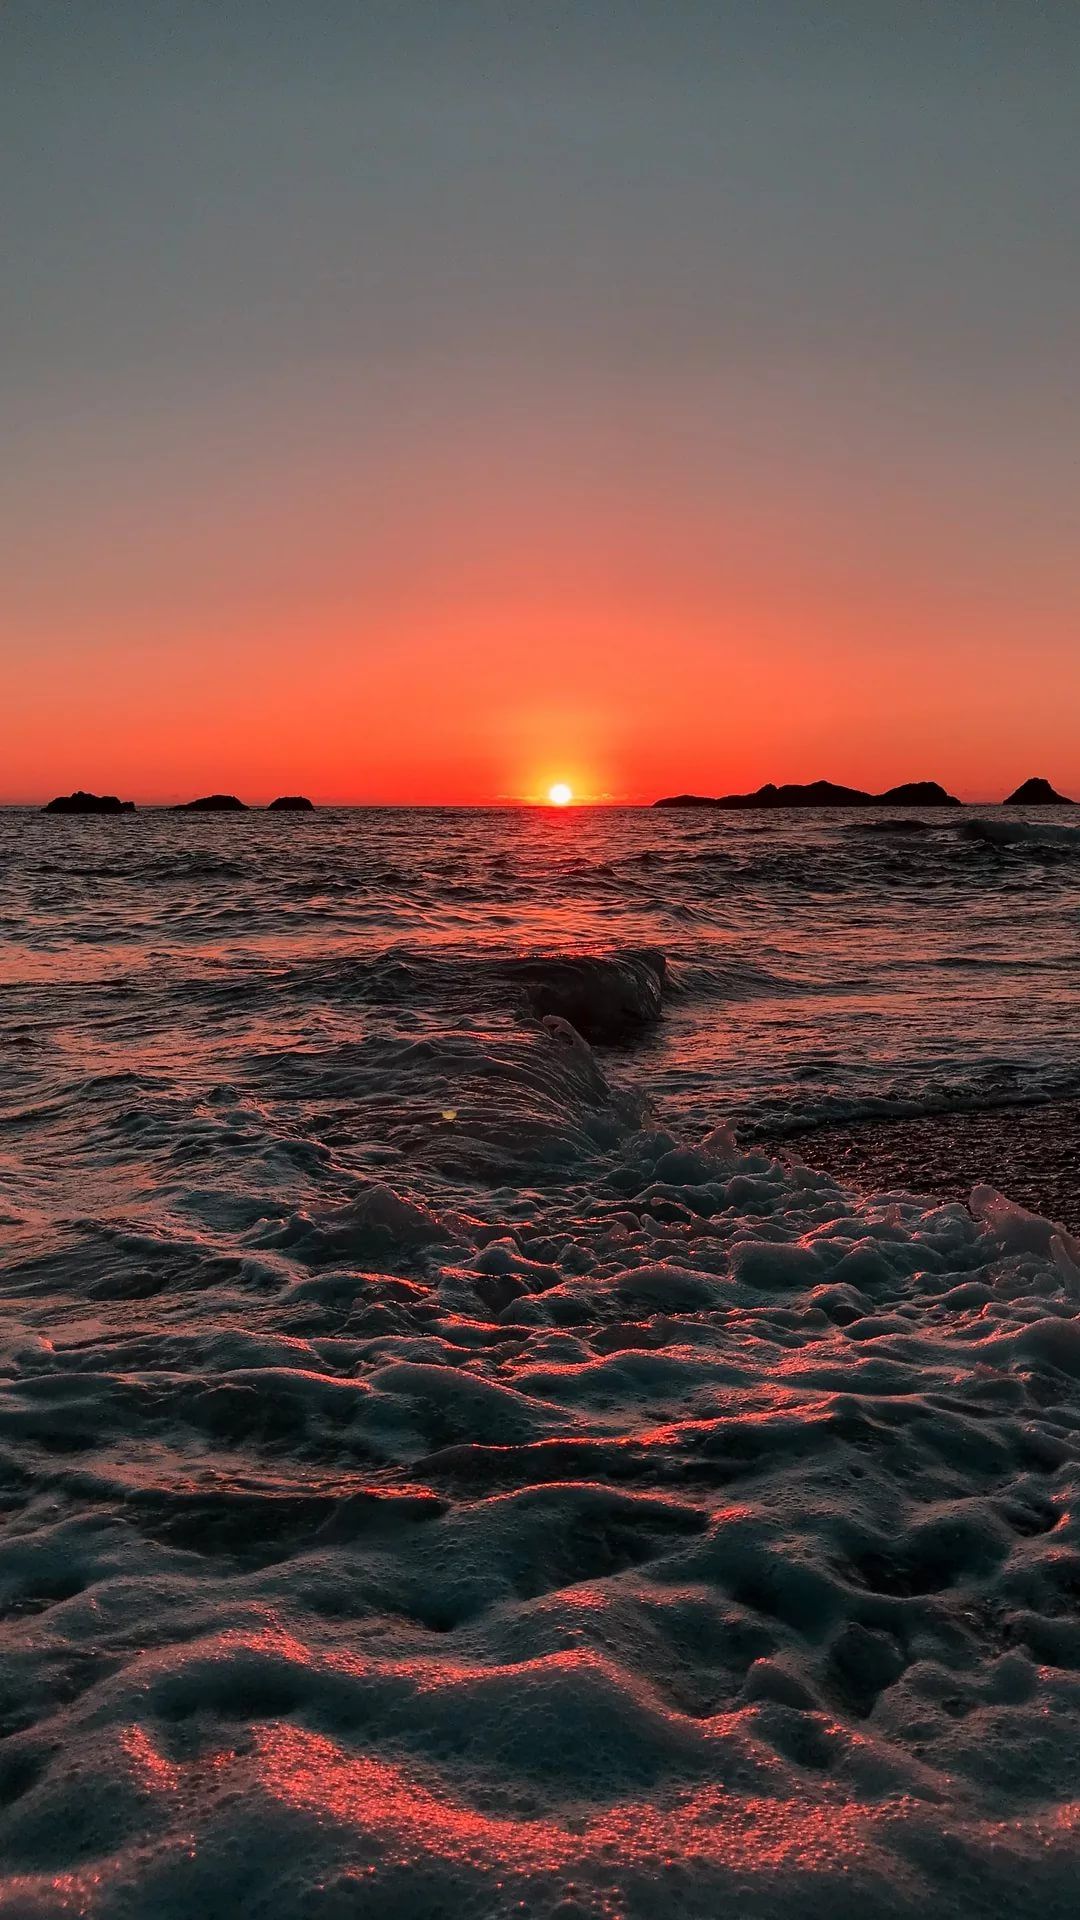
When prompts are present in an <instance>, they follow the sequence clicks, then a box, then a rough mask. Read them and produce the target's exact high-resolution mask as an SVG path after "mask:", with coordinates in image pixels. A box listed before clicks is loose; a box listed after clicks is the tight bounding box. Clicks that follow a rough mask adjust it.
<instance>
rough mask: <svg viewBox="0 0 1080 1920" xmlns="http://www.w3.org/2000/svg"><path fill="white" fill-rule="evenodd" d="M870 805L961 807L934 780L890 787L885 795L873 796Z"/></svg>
mask: <svg viewBox="0 0 1080 1920" xmlns="http://www.w3.org/2000/svg"><path fill="white" fill-rule="evenodd" d="M871 804H872V805H873V806H875V807H962V806H963V804H964V803H963V801H962V800H958V799H957V798H956V795H955V794H954V793H946V791H945V789H944V787H939V786H938V783H937V781H936V780H907V781H905V783H904V785H903V786H901V787H890V788H889V790H888V792H887V793H878V794H875V795H874V796H873V798H872V801H871Z"/></svg>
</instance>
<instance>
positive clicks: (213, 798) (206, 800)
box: [174, 793, 247, 813]
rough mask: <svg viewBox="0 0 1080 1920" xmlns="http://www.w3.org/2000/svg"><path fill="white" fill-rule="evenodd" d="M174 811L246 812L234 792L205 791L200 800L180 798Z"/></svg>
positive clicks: (242, 803)
mask: <svg viewBox="0 0 1080 1920" xmlns="http://www.w3.org/2000/svg"><path fill="white" fill-rule="evenodd" d="M174 812H176V813H246V812H247V807H246V806H245V804H244V802H243V800H238V799H237V797H236V795H235V793H207V794H204V795H203V797H202V799H201V800H181V802H180V805H179V806H178V807H176V808H174Z"/></svg>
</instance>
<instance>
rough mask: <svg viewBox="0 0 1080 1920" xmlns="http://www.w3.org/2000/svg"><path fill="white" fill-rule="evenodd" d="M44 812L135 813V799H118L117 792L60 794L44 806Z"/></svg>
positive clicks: (80, 790) (80, 789) (79, 791)
mask: <svg viewBox="0 0 1080 1920" xmlns="http://www.w3.org/2000/svg"><path fill="white" fill-rule="evenodd" d="M41 811H42V813H134V811H135V802H134V800H118V799H117V797H116V795H115V793H84V792H83V791H82V788H81V787H80V788H79V790H78V792H77V793H68V794H58V795H57V797H56V799H55V800H50V801H49V804H48V806H46V807H42V809H41Z"/></svg>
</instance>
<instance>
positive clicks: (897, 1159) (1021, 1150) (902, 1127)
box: [763, 1100, 1080, 1233]
mask: <svg viewBox="0 0 1080 1920" xmlns="http://www.w3.org/2000/svg"><path fill="white" fill-rule="evenodd" d="M763 1144H765V1143H763ZM768 1145H769V1147H770V1149H772V1150H775V1151H776V1152H778V1153H779V1154H781V1155H783V1154H784V1153H785V1152H791V1151H792V1150H793V1149H794V1150H797V1151H798V1152H799V1153H800V1154H801V1155H803V1156H804V1157H805V1158H806V1159H807V1160H808V1161H810V1162H811V1163H812V1164H813V1165H814V1166H816V1167H820V1168H821V1169H822V1170H823V1171H824V1172H827V1173H830V1174H832V1175H833V1176H834V1177H835V1178H836V1179H837V1180H839V1181H841V1182H842V1183H843V1185H845V1186H850V1187H853V1188H855V1189H857V1190H858V1191H860V1192H865V1193H884V1192H888V1191H890V1190H901V1191H903V1192H907V1193H912V1192H914V1193H927V1194H934V1195H936V1196H937V1197H938V1198H939V1199H943V1200H964V1201H966V1200H967V1199H969V1197H970V1195H971V1193H972V1191H973V1190H974V1189H975V1188H976V1187H979V1186H991V1187H995V1188H997V1189H998V1190H999V1191H1000V1192H1002V1193H1007V1194H1008V1195H1009V1197H1010V1198H1011V1199H1012V1200H1015V1201H1016V1202H1017V1203H1018V1205H1020V1206H1022V1207H1026V1208H1028V1209H1029V1210H1030V1211H1031V1212H1032V1213H1038V1214H1043V1215H1044V1216H1045V1217H1046V1218H1047V1219H1048V1220H1057V1221H1060V1222H1061V1223H1062V1224H1063V1225H1064V1226H1067V1227H1068V1228H1070V1230H1071V1231H1072V1232H1073V1233H1080V1106H1078V1104H1077V1103H1076V1102H1075V1101H1071V1100H1061V1101H1055V1102H1053V1103H1052V1104H1049V1105H1046V1106H1034V1107H999V1108H990V1109H987V1110H986V1111H982V1112H959V1113H949V1114H923V1115H920V1116H919V1117H918V1118H917V1119H913V1120H885V1121H878V1122H866V1121H863V1122H861V1123H860V1124H858V1125H856V1126H848V1127H821V1128H817V1129H815V1130H814V1131H813V1132H812V1133H807V1134H803V1135H800V1136H796V1137H795V1138H794V1139H792V1138H791V1137H790V1136H787V1137H781V1138H779V1139H774V1140H770V1141H769V1142H768Z"/></svg>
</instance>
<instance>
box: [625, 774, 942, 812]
mask: <svg viewBox="0 0 1080 1920" xmlns="http://www.w3.org/2000/svg"><path fill="white" fill-rule="evenodd" d="M961 804H962V803H961V801H959V800H957V799H956V798H955V796H954V795H953V794H951V793H946V791H945V788H944V787H942V786H939V785H938V782H937V781H936V780H909V781H907V782H906V783H905V784H904V785H903V786H899V787H890V788H889V789H888V792H887V793H864V792H863V791H862V788H861V787H841V786H837V784H836V782H835V781H833V780H811V781H809V782H808V783H807V784H806V785H805V786H798V785H788V786H783V787H778V786H776V785H774V783H773V782H772V781H771V780H770V781H769V782H768V783H767V784H766V785H765V786H763V787H758V789H757V791H756V792H755V793H726V794H723V795H721V797H720V798H719V799H716V800H710V799H707V798H706V797H705V796H704V795H702V794H696V793H679V794H675V795H674V796H673V797H672V798H671V799H665V800H654V802H653V805H654V806H657V807H728V808H731V809H741V808H744V807H745V808H750V807H958V806H960V805H961Z"/></svg>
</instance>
